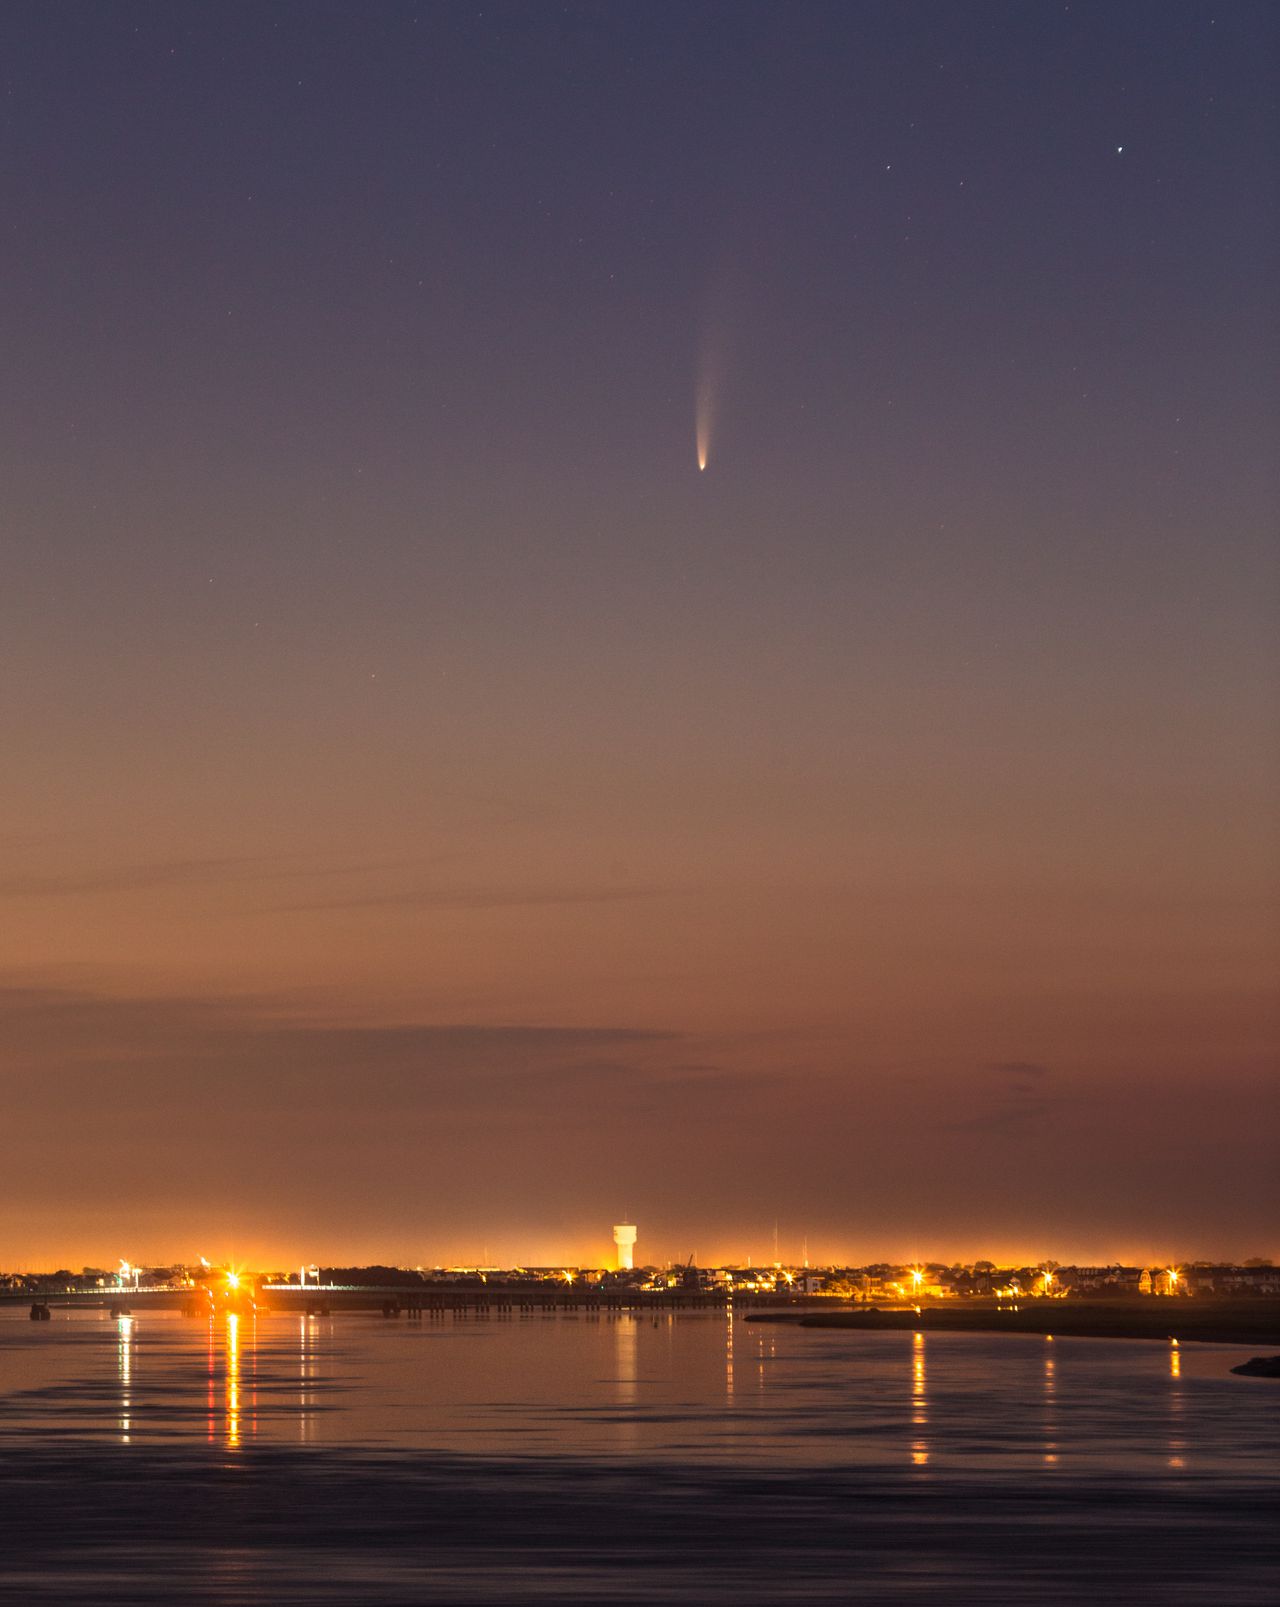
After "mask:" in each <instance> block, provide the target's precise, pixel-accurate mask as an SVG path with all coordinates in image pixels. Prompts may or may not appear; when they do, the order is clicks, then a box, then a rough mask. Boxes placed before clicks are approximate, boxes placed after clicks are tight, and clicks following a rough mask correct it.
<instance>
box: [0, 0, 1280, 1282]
mask: <svg viewBox="0 0 1280 1607" xmlns="http://www.w3.org/2000/svg"><path fill="white" fill-rule="evenodd" d="M1278 19H1280V12H1277V10H1276V8H1275V7H1273V6H1268V5H1265V4H1261V3H1255V0H1237V3H1233V4H1232V5H1230V6H1207V5H1200V4H1198V3H1196V0H1171V3H1169V4H1167V5H1160V6H1156V7H1152V6H1136V5H1126V6H1101V5H1094V4H1086V5H1072V6H1069V7H1067V6H1062V5H1057V4H1054V5H1049V4H1035V3H1030V4H1024V3H1014V0H974V3H973V4H966V5H964V6H956V5H954V4H952V3H950V0H946V3H943V0H920V3H918V4H913V5H911V6H898V5H892V4H874V3H870V4H865V5H856V6H855V5H847V4H840V3H834V0H833V3H826V0H796V3H794V4H792V3H785V4H779V3H759V0H690V3H689V4H682V5H680V6H674V7H659V8H654V7H643V6H634V5H632V6H627V5H620V6H600V5H594V4H577V3H570V4H568V5H567V6H563V7H547V6H538V5H530V4H524V3H516V0H494V3H487V4H485V5H484V6H483V7H463V6H458V5H447V4H442V5H434V6H425V7H422V6H409V5H404V4H400V3H398V0H387V3H385V4H378V5H375V6H359V5H317V6H289V5H267V6H256V5H255V6H248V5H219V6H209V5H206V4H201V3H194V0H170V3H167V4H165V5H164V6H154V5H150V4H143V5H139V4H134V3H132V0H116V3H113V4H111V5H99V6H83V5H80V6H69V7H68V6H58V5H30V4H15V5H10V6H7V7H5V8H3V11H2V12H0V47H2V48H3V53H4V60H5V62H6V99H5V119H6V125H5V126H6V150H7V153H8V155H7V160H6V163H5V166H4V171H3V174H2V175H0V196H2V198H3V215H4V217H5V219H6V226H7V234H6V253H5V260H4V269H3V274H4V279H3V283H4V296H5V308H6V315H7V316H6V327H7V341H6V375H5V377H6V384H5V387H4V393H3V397H2V398H0V423H2V425H3V428H0V466H2V468H3V475H2V482H3V486H4V491H3V522H4V531H5V536H4V573H3V584H2V585H0V642H3V678H2V683H0V688H2V689H0V911H2V916H3V918H0V1121H2V1128H0V1131H2V1134H3V1140H4V1157H5V1160H4V1166H3V1167H2V1168H0V1264H14V1263H16V1262H17V1261H19V1260H20V1259H22V1258H23V1257H28V1256H29V1257H30V1259H31V1262H32V1263H33V1264H42V1265H50V1264H56V1263H57V1262H58V1261H59V1260H60V1259H67V1258H71V1259H76V1260H78V1261H79V1262H81V1263H84V1262H93V1261H95V1260H98V1259H100V1258H103V1257H114V1256H117V1255H129V1256H132V1257H137V1258H149V1259H154V1260H157V1261H161V1260H166V1259H173V1258H177V1257H179V1256H180V1255H182V1254H184V1253H189V1251H190V1250H191V1248H192V1247H193V1246H195V1247H199V1248H200V1249H202V1250H203V1251H204V1253H205V1254H207V1255H209V1256H211V1257H217V1258H219V1259H222V1258H227V1257H232V1256H234V1257H238V1258H241V1259H244V1260H246V1261H253V1262H263V1263H268V1264H271V1263H281V1264H289V1263H291V1262H293V1261H295V1260H299V1261H300V1260H301V1259H303V1258H306V1259H312V1258H314V1256H315V1254H317V1253H318V1251H319V1250H320V1249H321V1248H323V1249H324V1250H325V1253H326V1254H331V1255H335V1256H340V1257H342V1258H344V1259H349V1260H351V1261H358V1260H362V1259H365V1258H368V1257H376V1256H386V1257H392V1258H394V1259H396V1260H399V1261H404V1262H407V1263H410V1264H412V1263H415V1262H417V1261H426V1260H436V1259H451V1260H452V1259H458V1260H462V1259H474V1258H475V1257H476V1256H477V1255H478V1253H479V1252H480V1250H481V1249H482V1247H484V1246H485V1245H488V1246H489V1247H490V1249H491V1251H492V1253H493V1255H494V1256H495V1257H498V1258H499V1259H502V1260H508V1261H519V1260H531V1261H540V1260H547V1261H549V1260H558V1259H565V1260H570V1261H576V1260H579V1259H585V1258H587V1257H590V1256H593V1255H598V1254H601V1253H602V1252H603V1253H607V1251H608V1249H609V1244H610V1240H609V1229H608V1226H607V1224H608V1223H609V1222H612V1221H617V1220H619V1217H618V1213H620V1212H621V1211H623V1210H628V1211H633V1212H635V1213H636V1219H637V1221H638V1223H639V1225H640V1242H639V1246H638V1250H639V1253H640V1254H641V1255H651V1256H654V1257H657V1258H659V1259H666V1258H672V1259H674V1258H678V1257H680V1256H682V1255H687V1254H688V1253H689V1251H690V1250H693V1249H697V1250H698V1251H699V1253H700V1254H705V1255H707V1256H712V1257H716V1258H726V1259H736V1258H743V1257H745V1256H746V1255H747V1254H751V1255H753V1256H759V1257H761V1258H765V1257H768V1256H769V1255H770V1253H771V1248H772V1244H773V1224H774V1222H775V1221H777V1222H779V1223H780V1224H781V1227H780V1232H781V1238H782V1242H783V1243H784V1244H786V1245H787V1246H789V1247H790V1253H792V1254H794V1253H795V1251H796V1250H797V1249H798V1247H799V1245H800V1243H801V1241H802V1239H803V1237H804V1236H805V1235H807V1236H808V1239H809V1243H810V1247H811V1253H812V1255H813V1256H814V1257H818V1258H829V1259H831V1260H836V1259H849V1260H856V1259H857V1258H859V1257H861V1256H863V1255H866V1254H869V1253H871V1252H873V1251H874V1252H875V1253H877V1254H884V1255H890V1256H897V1257H899V1258H901V1259H904V1260H905V1259H910V1258H912V1257H918V1256H932V1257H939V1258H946V1259H959V1258H963V1257H974V1256H982V1255H987V1256H991V1257H1012V1256H1016V1255H1018V1254H1023V1253H1028V1252H1030V1251H1034V1249H1035V1247H1037V1246H1043V1245H1050V1246H1053V1247H1055V1253H1056V1254H1057V1255H1058V1256H1059V1257H1061V1258H1062V1259H1069V1258H1085V1259H1089V1260H1109V1259H1126V1260H1127V1259H1130V1258H1132V1259H1134V1260H1141V1259H1147V1258H1152V1259H1158V1258H1160V1257H1162V1256H1164V1255H1166V1254H1172V1253H1174V1252H1176V1253H1178V1254H1180V1255H1184V1256H1193V1257H1195V1256H1207V1257H1231V1256H1235V1255H1253V1254H1263V1255H1266V1254H1273V1253H1276V1251H1277V1244H1276V1238H1275V1234H1276V1223H1277V1221H1278V1220H1280V1211H1278V1209H1277V1207H1278V1206H1280V1185H1278V1170H1277V1167H1276V1154H1277V1138H1278V1137H1280V1110H1278V1105H1280V1101H1278V1099H1277V1079H1276V1073H1277V1040H1278V1037H1280V1034H1278V1033H1277V1021H1278V1019H1280V1010H1278V1008H1277V1005H1278V1002H1280V995H1278V989H1277V978H1278V977H1280V923H1278V922H1277V916H1276V894H1277V891H1278V890H1280V836H1278V834H1277V830H1276V821H1277V818H1280V747H1278V745H1277V741H1276V726H1277V723H1276V711H1277V707H1278V706H1280V637H1278V636H1277V632H1276V628H1275V625H1276V617H1277V602H1278V600H1280V573H1278V569H1277V554H1276V542H1275V532H1276V512H1277V506H1278V505H1280V497H1278V495H1277V490H1278V487H1277V477H1276V467H1275V464H1276V454H1275V423H1276V418H1277V416H1280V379H1278V371H1277V367H1276V364H1275V361H1274V357H1275V333H1276V327H1277V320H1276V310H1277V300H1276V286H1277V284H1278V283H1280V251H1278V250H1277V243H1278V242H1277V232H1276V224H1275V207H1274V199H1275V173H1276V152H1277V149H1280V134H1278V132H1277V111H1276V101H1275V95H1274V65H1275V60H1276V46H1277V35H1278V29H1280V20H1278ZM601 1224H604V1226H603V1227H602V1226H601Z"/></svg>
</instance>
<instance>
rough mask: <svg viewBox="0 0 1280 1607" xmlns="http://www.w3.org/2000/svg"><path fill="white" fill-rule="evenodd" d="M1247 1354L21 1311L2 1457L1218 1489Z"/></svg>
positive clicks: (6, 1319)
mask: <svg viewBox="0 0 1280 1607" xmlns="http://www.w3.org/2000/svg"><path fill="white" fill-rule="evenodd" d="M744 1339H745V1342H746V1343H747V1344H748V1346H749V1349H748V1356H749V1358H750V1361H749V1366H750V1380H751V1388H750V1389H749V1390H748V1391H747V1392H746V1393H745V1394H744V1393H742V1391H741V1389H740V1387H738V1386H739V1385H740V1383H741V1380H740V1378H739V1377H738V1374H737V1369H738V1367H739V1365H740V1362H741V1357H740V1355H739V1354H738V1353H739V1352H740V1350H741V1345H742V1343H743V1342H744ZM107 1340H109V1344H108V1343H104V1341H107ZM1240 1354H1241V1352H1240V1351H1239V1350H1238V1348H1237V1347H1227V1346H1197V1347H1194V1348H1191V1349H1188V1348H1187V1347H1182V1348H1181V1349H1180V1348H1179V1347H1178V1346H1176V1345H1173V1346H1170V1345H1168V1344H1155V1343H1150V1344H1149V1343H1144V1342H1141V1341H1112V1340H1083V1339H1066V1340H1064V1339H1061V1338H1057V1339H1055V1338H1053V1337H1050V1336H1044V1337H1040V1338H1037V1337H1033V1336H1012V1335H1000V1336H986V1335H976V1334H973V1335H970V1334H938V1333H933V1334H926V1333H924V1332H920V1331H917V1332H914V1333H884V1332H881V1333H874V1334H862V1335H857V1336H853V1335H845V1334H839V1333H831V1332H826V1331H821V1330H815V1331H811V1330H801V1329H798V1328H795V1327H793V1326H791V1325H787V1324H777V1323H771V1324H767V1325H766V1324H761V1325H752V1324H750V1323H744V1321H743V1318H742V1317H741V1315H738V1316H736V1317H729V1318H728V1319H727V1320H725V1319H724V1318H720V1317H704V1316H696V1315H689V1316H685V1315H681V1316H678V1317H677V1316H674V1315H672V1314H667V1313H664V1314H662V1315H661V1316H659V1317H650V1316H648V1315H646V1314H627V1313H624V1314H620V1315H616V1316H612V1317H610V1318H608V1319H592V1320H574V1319H568V1320H564V1319H560V1320H554V1319H553V1320H550V1321H544V1322H539V1323H537V1324H533V1323H511V1322H506V1323H503V1322H494V1321H486V1320H484V1319H482V1318H476V1317H466V1316H459V1317H457V1318H453V1317H450V1318H447V1319H444V1320H439V1321H435V1322H426V1323H423V1322H419V1323H410V1322H407V1321H404V1320H400V1321H387V1320H386V1319H383V1318H381V1317H375V1316H364V1315H356V1314H347V1315H339V1316H336V1317H324V1318H316V1317H306V1316H294V1315H289V1316H283V1315H281V1316H272V1315H269V1314H257V1315H252V1314H246V1315H239V1314H236V1313H234V1312H231V1313H226V1314H218V1315H215V1316H211V1317H208V1318H206V1319H195V1320H193V1319H189V1318H183V1317H180V1316H178V1315H177V1314H172V1313H164V1312H147V1313H143V1314H141V1315H135V1316H132V1317H127V1316H122V1317H119V1318H115V1319H108V1318H107V1317H106V1316H105V1315H102V1314H91V1313H75V1314H74V1315H70V1316H66V1315H63V1314H61V1313H60V1314H59V1315H58V1317H57V1318H56V1319H55V1320H54V1321H53V1322H52V1323H50V1324H48V1325H41V1326H40V1327H39V1328H37V1329H34V1330H33V1329H31V1328H29V1327H28V1325H27V1324H25V1323H24V1322H22V1321H20V1320H18V1314H10V1313H7V1312H6V1313H4V1314H2V1315H0V1440H3V1439H4V1438H12V1437H21V1438H27V1437H31V1436H35V1437H39V1438H42V1439H48V1438H49V1437H50V1436H57V1437H59V1438H67V1437H71V1438H95V1439H96V1438H99V1437H101V1436H102V1435H103V1433H104V1432H105V1431H106V1430H107V1429H108V1428H110V1430H111V1431H112V1437H113V1438H114V1439H115V1440H116V1441H118V1442H119V1443H121V1444H130V1445H136V1444H139V1443H166V1444H173V1443H189V1442H191V1441H192V1440H193V1439H194V1438H195V1437H196V1436H197V1435H198V1436H199V1438H200V1439H202V1440H203V1442H204V1443H205V1444H207V1445H210V1446H217V1447H221V1448H222V1449H224V1450H229V1451H238V1450H241V1449H242V1448H243V1447H244V1446H245V1444H246V1443H247V1442H251V1441H254V1440H259V1441H263V1440H265V1441H268V1442H271V1443H277V1444H278V1443H282V1442H292V1443H294V1444H300V1445H305V1446H316V1447H321V1446H326V1445H327V1446H351V1445H356V1444H363V1445H368V1446H379V1445H381V1446H387V1447H396V1448H400V1449H405V1448H410V1447H414V1446H419V1447H429V1448H431V1449H433V1450H438V1451H448V1452H469V1453H479V1454H485V1455H505V1454H509V1453H511V1452H513V1451H515V1452H517V1453H519V1454H538V1455H547V1454H551V1455H565V1454H567V1455H575V1456H592V1457H599V1456H621V1457H633V1456H644V1457H653V1458H661V1457H663V1456H666V1455H669V1454H673V1453H678V1454H679V1455H680V1456H682V1457H688V1456H694V1457H697V1458H699V1459H703V1460H716V1459H724V1460H736V1459H738V1458H740V1457H742V1456H747V1457H751V1458H757V1459H761V1460H765V1461H771V1462H784V1463H804V1464H819V1465H832V1464H839V1465H847V1464H850V1463H853V1464H856V1465H860V1466H871V1467H875V1466H885V1467H890V1466H894V1465H897V1466H902V1465H904V1464H905V1465H909V1466H913V1467H916V1468H924V1467H926V1466H927V1467H929V1468H930V1469H933V1470H936V1469H937V1468H938V1467H939V1466H945V1465H960V1464H969V1465H975V1466H1004V1467H1009V1466H1014V1465H1017V1466H1019V1467H1031V1466H1040V1467H1046V1466H1048V1467H1053V1468H1055V1469H1061V1468H1063V1467H1067V1468H1069V1467H1071V1466H1077V1467H1078V1466H1092V1465H1096V1464H1098V1463H1099V1462H1100V1461H1105V1462H1106V1463H1107V1464H1108V1465H1109V1466H1111V1467H1112V1468H1115V1469H1127V1470H1131V1471H1142V1472H1149V1471H1150V1470H1151V1469H1152V1468H1153V1467H1154V1466H1157V1465H1159V1466H1161V1467H1163V1468H1164V1469H1166V1470H1170V1471H1173V1472H1195V1471H1211V1470H1212V1469H1214V1468H1215V1467H1220V1466H1224V1465H1230V1466H1232V1467H1233V1468H1238V1467H1239V1466H1240V1465H1241V1458H1242V1457H1243V1458H1244V1459H1245V1460H1246V1461H1250V1460H1251V1459H1253V1458H1255V1457H1258V1456H1260V1455H1261V1454H1262V1450H1263V1446H1262V1444H1261V1442H1260V1439H1259V1437H1260V1436H1261V1437H1262V1439H1264V1440H1266V1439H1267V1433H1266V1425H1267V1423H1268V1419H1267V1418H1265V1417H1262V1418H1259V1416H1258V1414H1257V1412H1256V1411H1255V1410H1253V1409H1252V1408H1253V1404H1254V1402H1255V1401H1256V1396H1255V1395H1254V1394H1253V1393H1251V1385H1250V1383H1249V1381H1247V1380H1238V1379H1234V1378H1232V1377H1231V1376H1230V1373H1229V1367H1230V1366H1231V1365H1232V1364H1233V1362H1234V1361H1236V1360H1237V1359H1239V1355H1240ZM895 1380H899V1381H900V1384H898V1385H897V1387H895ZM895 1401H896V1402H900V1403H901V1404H900V1405H896V1404H895ZM1267 1443H1268V1444H1269V1443H1270V1441H1269V1440H1267Z"/></svg>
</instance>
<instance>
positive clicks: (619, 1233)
mask: <svg viewBox="0 0 1280 1607" xmlns="http://www.w3.org/2000/svg"><path fill="white" fill-rule="evenodd" d="M613 1242H614V1244H616V1245H617V1247H618V1271H619V1272H630V1271H631V1270H632V1268H633V1267H634V1266H635V1253H634V1252H635V1246H636V1229H635V1224H634V1223H633V1222H619V1223H618V1224H617V1226H616V1227H615V1228H614V1230H613Z"/></svg>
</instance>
